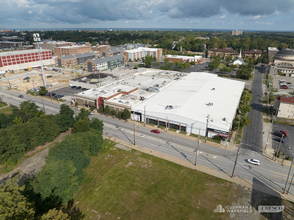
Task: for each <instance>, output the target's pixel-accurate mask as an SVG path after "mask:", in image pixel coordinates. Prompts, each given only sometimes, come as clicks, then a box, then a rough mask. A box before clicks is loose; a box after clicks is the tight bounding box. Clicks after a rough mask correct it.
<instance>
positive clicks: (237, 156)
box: [231, 143, 241, 177]
mask: <svg viewBox="0 0 294 220" xmlns="http://www.w3.org/2000/svg"><path fill="white" fill-rule="evenodd" d="M240 146H241V143H240V144H239V146H238V151H237V155H236V159H235V164H234V168H233V172H232V176H231V177H234V172H235V168H236V164H237V160H238V156H239V150H240V148H241V147H240Z"/></svg>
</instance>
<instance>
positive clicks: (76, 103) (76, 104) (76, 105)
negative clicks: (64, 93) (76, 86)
mask: <svg viewBox="0 0 294 220" xmlns="http://www.w3.org/2000/svg"><path fill="white" fill-rule="evenodd" d="M78 105H79V103H78V102H75V116H77V107H78Z"/></svg>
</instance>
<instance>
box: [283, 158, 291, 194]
mask: <svg viewBox="0 0 294 220" xmlns="http://www.w3.org/2000/svg"><path fill="white" fill-rule="evenodd" d="M291 159H292V162H291V166H290V168H289V172H288V177H287V180H286V184H285V187H284V191H283V194H285V191H286V187H287V183H288V179H289V175H290V172H291V168H292V166H293V155H292V158H291ZM289 189H290V188H289Z"/></svg>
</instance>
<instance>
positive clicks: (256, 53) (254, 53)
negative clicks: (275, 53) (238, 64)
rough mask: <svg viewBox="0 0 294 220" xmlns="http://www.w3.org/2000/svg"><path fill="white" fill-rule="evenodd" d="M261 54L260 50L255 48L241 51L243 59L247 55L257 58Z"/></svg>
mask: <svg viewBox="0 0 294 220" xmlns="http://www.w3.org/2000/svg"><path fill="white" fill-rule="evenodd" d="M261 54H262V51H261V50H257V49H254V50H248V51H243V52H242V56H243V59H245V58H247V57H248V58H251V57H252V58H253V59H257V58H259V57H261Z"/></svg>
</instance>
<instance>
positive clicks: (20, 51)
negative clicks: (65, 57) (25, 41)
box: [0, 48, 51, 56]
mask: <svg viewBox="0 0 294 220" xmlns="http://www.w3.org/2000/svg"><path fill="white" fill-rule="evenodd" d="M43 51H50V52H51V50H48V49H41V48H40V52H43ZM36 52H39V51H38V49H33V50H16V51H11V52H10V51H9V52H3V53H0V56H11V55H19V54H27V53H36Z"/></svg>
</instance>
